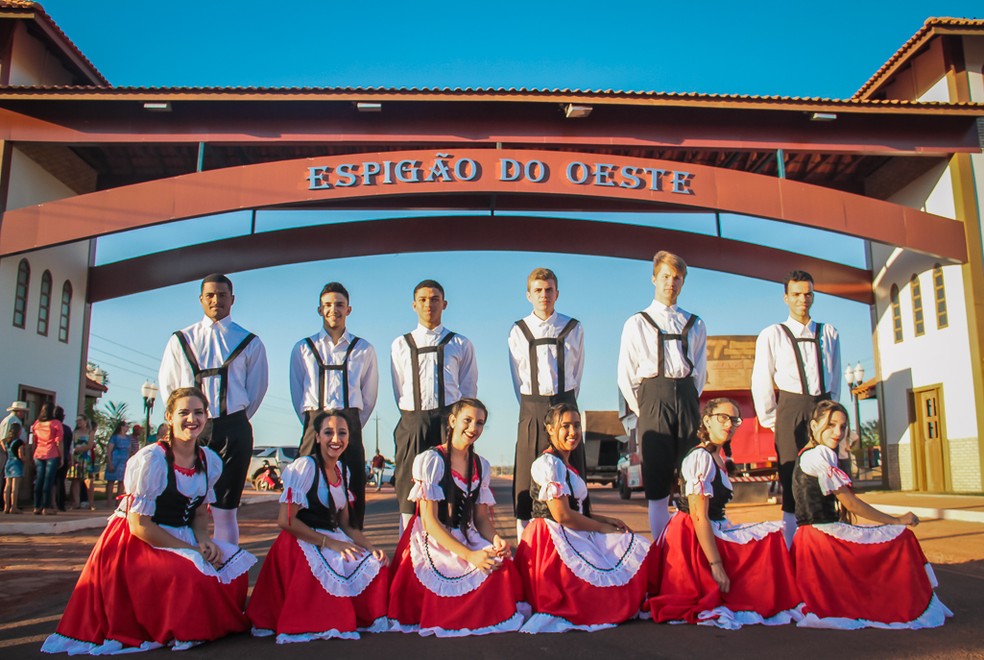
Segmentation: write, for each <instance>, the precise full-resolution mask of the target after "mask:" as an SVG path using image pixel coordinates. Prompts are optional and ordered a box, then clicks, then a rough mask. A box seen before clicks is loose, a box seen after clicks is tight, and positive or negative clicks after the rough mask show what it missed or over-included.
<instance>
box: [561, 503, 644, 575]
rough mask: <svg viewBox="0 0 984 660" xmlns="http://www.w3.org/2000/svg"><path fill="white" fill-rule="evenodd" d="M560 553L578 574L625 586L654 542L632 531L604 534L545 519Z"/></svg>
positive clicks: (572, 570) (566, 563) (562, 559)
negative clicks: (578, 529)
mask: <svg viewBox="0 0 984 660" xmlns="http://www.w3.org/2000/svg"><path fill="white" fill-rule="evenodd" d="M543 522H545V523H546V524H547V529H549V530H550V538H551V539H552V540H553V544H554V547H555V548H556V549H557V554H558V555H559V556H560V559H561V561H563V562H564V565H566V566H567V568H569V569H571V572H572V573H574V575H576V576H577V577H579V578H581V579H582V580H584V581H585V582H587V583H588V584H590V585H593V586H595V587H621V586H623V585H625V584H628V583H629V581H630V580H631V579H632V578H633V577H635V574H636V573H637V572H638V571H639V567H640V566H642V562H643V561H644V560H645V559H646V554H647V553H648V552H649V546H650V542H649V540H648V539H646V538H645V537H643V536H640V535H638V534H634V533H632V532H625V533H622V534H602V533H600V532H581V531H575V530H573V529H568V528H566V527H564V526H563V525H561V524H560V523H557V522H554V521H553V520H547V519H545V518H544V519H543Z"/></svg>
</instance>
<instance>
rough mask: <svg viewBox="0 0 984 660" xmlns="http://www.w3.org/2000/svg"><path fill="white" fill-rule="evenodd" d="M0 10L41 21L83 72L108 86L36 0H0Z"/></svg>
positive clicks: (104, 79) (107, 82)
mask: <svg viewBox="0 0 984 660" xmlns="http://www.w3.org/2000/svg"><path fill="white" fill-rule="evenodd" d="M0 11H7V12H14V13H17V14H23V15H25V16H28V17H33V18H34V19H35V20H37V21H38V22H39V23H43V24H44V26H45V27H47V28H48V29H49V31H50V32H51V33H52V35H54V36H55V37H56V38H57V39H58V40H59V41H61V44H60V45H61V46H62V47H63V48H64V49H65V50H67V51H69V52H70V53H71V55H72V56H73V57H74V58H75V59H77V60H78V61H79V62H80V63H81V64H82V65H83V66H85V67H86V68H87V69H88V71H86V72H85V73H87V74H88V75H89V76H91V77H93V78H95V79H96V82H98V83H102V84H103V85H105V86H107V87H109V81H108V80H106V78H105V77H104V76H103V75H102V74H101V73H99V70H98V69H97V68H96V67H95V65H94V64H93V63H92V62H90V61H89V58H88V57H86V56H85V55H84V54H83V53H82V51H81V50H79V47H78V46H76V45H75V43H74V42H73V41H72V40H71V39H69V38H68V35H67V34H65V33H64V32H63V31H62V29H61V28H60V27H58V24H57V23H55V21H54V20H53V19H52V18H51V16H48V13H47V12H46V11H45V10H44V7H42V6H41V5H40V4H38V3H37V2H30V1H29V0H0Z"/></svg>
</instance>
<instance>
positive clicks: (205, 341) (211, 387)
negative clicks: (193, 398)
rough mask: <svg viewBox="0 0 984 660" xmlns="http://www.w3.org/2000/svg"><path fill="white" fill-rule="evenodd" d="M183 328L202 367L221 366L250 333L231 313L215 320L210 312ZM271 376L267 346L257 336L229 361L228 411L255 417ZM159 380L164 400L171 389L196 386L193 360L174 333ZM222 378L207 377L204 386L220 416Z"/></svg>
mask: <svg viewBox="0 0 984 660" xmlns="http://www.w3.org/2000/svg"><path fill="white" fill-rule="evenodd" d="M181 332H182V333H184V336H185V339H187V340H188V345H189V346H191V352H192V353H194V354H195V357H196V358H197V359H198V366H199V367H200V368H201V369H214V368H217V367H221V366H222V363H223V362H225V360H226V358H227V357H229V355H230V354H231V353H232V352H233V351H234V350H236V347H237V346H239V344H240V343H242V341H243V340H244V339H245V338H246V337H247V335H249V331H248V330H246V329H245V328H243V327H242V326H241V325H239V324H237V323H233V322H232V317H231V316H227V317H225V318H224V319H222V320H221V321H217V322H214V323H213V322H212V319H210V318H208V317H207V316H206V317H204V318H203V319H202V320H201V321H199V322H198V323H196V324H195V325H191V326H188V327H187V328H185V329H184V330H182V331H181ZM268 376H269V374H268V370H267V357H266V349H265V348H264V347H263V342H261V341H260V338H259V337H255V338H254V339H253V341H251V342H250V343H249V345H248V346H247V347H246V349H245V350H244V351H243V352H242V353H240V355H239V357H237V358H236V359H235V360H233V361H232V364H230V365H229V375H228V379H227V380H228V382H227V384H226V414H229V415H231V414H232V413H235V412H239V411H240V410H245V411H246V416H247V417H252V416H253V414H254V413H255V412H256V411H257V409H259V407H260V403H262V402H263V396H264V395H265V394H266V391H267V380H268ZM157 380H158V382H159V383H160V386H161V399H162V400H164V401H167V397H168V396H169V395H170V394H171V392H172V391H173V390H176V389H178V388H179V387H194V386H195V375H194V372H193V371H192V370H191V364H189V362H188V358H187V357H185V354H184V351H182V350H181V344H180V343H179V342H178V338H177V337H175V336H173V335H172V336H171V338H170V339H169V340H168V342H167V346H166V347H165V348H164V357H162V358H161V368H160V371H159V372H158V374H157ZM220 380H221V379H220V378H219V377H218V376H212V377H206V378H205V379H204V381H203V382H202V389H203V390H204V392H205V396H207V397H208V412H209V415H210V416H211V417H218V416H219V410H220V408H219V405H220V401H219V381H220Z"/></svg>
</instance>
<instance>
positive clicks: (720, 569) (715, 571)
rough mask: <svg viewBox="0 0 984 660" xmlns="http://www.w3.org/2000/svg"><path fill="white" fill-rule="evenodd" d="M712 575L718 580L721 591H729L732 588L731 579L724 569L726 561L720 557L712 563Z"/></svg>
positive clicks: (724, 592)
mask: <svg viewBox="0 0 984 660" xmlns="http://www.w3.org/2000/svg"><path fill="white" fill-rule="evenodd" d="M711 577H713V578H714V581H715V582H717V586H718V589H720V590H721V593H723V594H726V593H728V591H729V590H730V589H731V580H730V579H729V578H728V574H727V573H726V572H725V570H724V562H722V561H721V560H720V559H719V560H717V561H715V562H712V563H711Z"/></svg>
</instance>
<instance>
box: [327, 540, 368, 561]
mask: <svg viewBox="0 0 984 660" xmlns="http://www.w3.org/2000/svg"><path fill="white" fill-rule="evenodd" d="M323 538H324V542H323V544H322V546H321V547H323V548H330V549H331V550H334V551H335V552H337V553H338V554H340V555H341V556H342V559H344V560H346V561H355V560H356V559H358V558H359V557H361V556H362V555H364V554H365V553H366V549H365V548H363V547H362V546H361V545H357V544H355V543H350V542H349V541H336V540H335V539H333V538H331V537H328V536H325V537H323Z"/></svg>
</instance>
